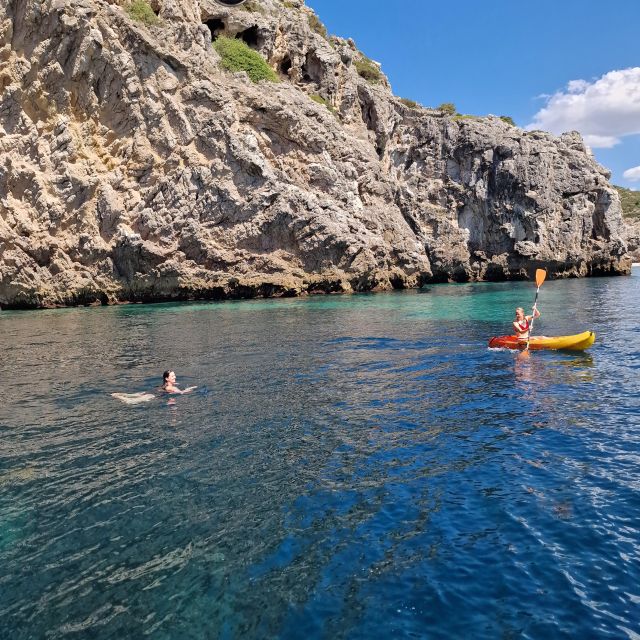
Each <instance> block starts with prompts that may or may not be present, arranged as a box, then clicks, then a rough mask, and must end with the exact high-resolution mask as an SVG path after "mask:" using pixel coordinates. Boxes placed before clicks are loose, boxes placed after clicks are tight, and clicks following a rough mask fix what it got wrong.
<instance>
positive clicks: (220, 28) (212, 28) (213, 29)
mask: <svg viewBox="0 0 640 640" xmlns="http://www.w3.org/2000/svg"><path fill="white" fill-rule="evenodd" d="M204 24H206V25H207V28H208V29H209V32H210V33H211V42H214V41H215V40H216V38H217V37H218V36H219V35H220V34H221V33H223V32H224V30H225V29H226V28H227V27H226V25H225V23H224V22H223V21H222V20H220V19H219V18H211V19H210V20H205V22H204Z"/></svg>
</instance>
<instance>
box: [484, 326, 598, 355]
mask: <svg viewBox="0 0 640 640" xmlns="http://www.w3.org/2000/svg"><path fill="white" fill-rule="evenodd" d="M595 341H596V334H595V333H593V331H584V332H583V333H577V334H576V335H574V336H557V337H555V338H547V337H545V336H532V337H531V339H530V341H529V349H531V350H538V349H570V350H571V351H584V350H585V349H588V348H589V347H590V346H591V345H592V344H593V343H594V342H595ZM526 346H527V341H526V340H520V339H518V336H498V337H497V338H491V340H489V347H490V348H492V349H525V348H526Z"/></svg>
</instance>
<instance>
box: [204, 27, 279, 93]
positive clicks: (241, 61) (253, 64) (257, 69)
mask: <svg viewBox="0 0 640 640" xmlns="http://www.w3.org/2000/svg"><path fill="white" fill-rule="evenodd" d="M213 48H214V49H215V50H216V51H217V52H218V53H219V54H220V57H221V58H222V66H223V67H224V68H225V69H227V71H233V72H237V71H245V72H246V73H247V75H248V76H249V78H250V79H251V81H252V82H260V81H261V80H268V81H269V82H278V76H277V74H276V72H275V71H274V70H273V69H272V68H271V67H270V66H269V64H268V63H267V61H266V60H265V59H264V58H263V57H262V56H261V55H260V54H259V53H258V52H256V51H254V50H253V49H252V48H251V47H249V45H247V44H246V43H245V42H243V41H242V40H237V39H235V38H227V37H226V36H220V37H219V38H217V39H216V41H215V42H214V43H213Z"/></svg>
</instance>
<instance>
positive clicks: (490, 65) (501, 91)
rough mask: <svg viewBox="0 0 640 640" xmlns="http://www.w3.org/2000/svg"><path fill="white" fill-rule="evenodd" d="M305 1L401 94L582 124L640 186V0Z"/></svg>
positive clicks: (558, 124)
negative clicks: (377, 64) (350, 40)
mask: <svg viewBox="0 0 640 640" xmlns="http://www.w3.org/2000/svg"><path fill="white" fill-rule="evenodd" d="M307 5H309V6H310V7H312V8H313V9H314V10H315V11H316V13H317V14H318V15H319V17H320V19H321V20H322V21H323V22H324V23H325V25H326V26H327V29H328V30H329V32H330V33H333V34H336V35H339V36H343V37H352V38H353V39H354V40H355V41H356V44H357V45H358V47H359V48H360V49H361V50H362V51H363V52H364V53H366V54H367V55H368V56H369V57H371V58H373V59H374V60H377V61H378V62H380V63H382V68H383V71H384V72H385V73H386V74H387V76H388V77H389V80H390V82H391V86H392V88H393V91H394V93H395V94H396V95H399V96H402V97H407V98H412V99H413V100H417V101H418V102H420V103H422V104H424V105H426V106H437V105H439V104H441V103H442V102H453V103H454V104H455V105H456V107H457V108H458V111H459V112H460V113H471V114H477V115H483V114H488V113H493V114H495V115H509V116H511V117H512V118H513V119H514V120H515V121H516V123H517V124H518V125H519V126H523V127H524V126H527V125H532V126H535V127H536V128H543V129H548V130H553V129H557V130H556V131H554V133H560V131H561V130H569V129H578V130H579V131H580V132H581V133H582V134H583V135H584V136H585V138H586V139H587V141H588V142H590V146H591V147H592V150H593V153H594V155H595V157H596V158H597V159H598V161H599V162H601V163H602V164H603V165H605V166H606V167H608V168H609V169H611V171H612V172H613V176H612V182H614V183H615V184H619V185H622V186H626V187H628V188H633V189H638V188H640V0H611V1H610V2H602V1H598V2H596V1H595V0H581V1H579V0H555V1H551V0H537V1H536V2H524V1H522V0H509V1H507V0H485V1H484V2H479V1H478V0H457V2H454V3H450V4H448V5H447V4H445V3H443V2H430V1H429V0H404V1H403V0H395V1H391V2H383V1H382V0H369V1H367V0H307ZM624 70H627V71H626V72H625V73H612V72H616V71H618V72H620V71H624ZM578 80H582V81H584V82H582V83H578V82H575V81H578ZM569 83H572V84H571V85H570V84H569ZM545 108H546V109H547V111H546V112H544V113H542V114H540V112H541V110H542V109H545ZM636 168H637V171H634V169H636ZM625 171H626V172H628V173H627V177H625V176H624V172H625Z"/></svg>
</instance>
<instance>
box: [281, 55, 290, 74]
mask: <svg viewBox="0 0 640 640" xmlns="http://www.w3.org/2000/svg"><path fill="white" fill-rule="evenodd" d="M291 66H292V63H291V58H290V57H289V56H285V57H284V59H283V60H282V62H281V63H280V73H281V74H282V75H284V76H288V75H289V71H291Z"/></svg>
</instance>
